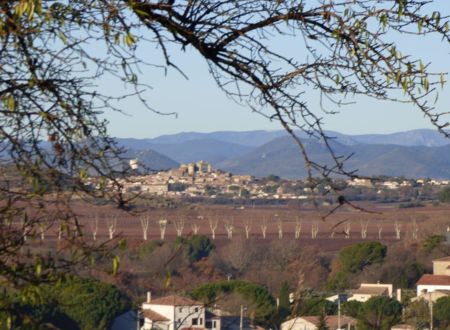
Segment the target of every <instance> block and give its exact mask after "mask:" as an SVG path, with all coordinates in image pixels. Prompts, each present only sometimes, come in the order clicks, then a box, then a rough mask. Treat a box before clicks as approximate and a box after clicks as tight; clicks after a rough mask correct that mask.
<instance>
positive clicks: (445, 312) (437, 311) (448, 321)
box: [433, 297, 450, 329]
mask: <svg viewBox="0 0 450 330" xmlns="http://www.w3.org/2000/svg"><path fill="white" fill-rule="evenodd" d="M433 311H434V317H435V319H436V321H437V326H438V327H439V329H449V328H450V297H442V298H439V299H438V300H437V301H436V303H435V304H434V307H433Z"/></svg>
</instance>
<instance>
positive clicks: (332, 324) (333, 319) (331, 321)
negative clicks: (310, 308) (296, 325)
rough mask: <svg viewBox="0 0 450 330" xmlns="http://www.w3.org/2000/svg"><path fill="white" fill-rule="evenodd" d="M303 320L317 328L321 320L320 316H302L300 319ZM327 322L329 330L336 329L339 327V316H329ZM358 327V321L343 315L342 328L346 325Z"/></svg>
mask: <svg viewBox="0 0 450 330" xmlns="http://www.w3.org/2000/svg"><path fill="white" fill-rule="evenodd" d="M299 318H301V319H304V320H305V321H308V322H310V323H312V324H314V325H315V326H318V325H319V320H320V318H319V317H318V316H301V317H299ZM325 321H326V322H327V326H328V327H329V328H336V327H337V326H338V316H337V315H328V316H327V317H326V318H325ZM347 324H350V325H356V320H355V319H354V318H353V317H350V316H345V315H341V326H344V325H347Z"/></svg>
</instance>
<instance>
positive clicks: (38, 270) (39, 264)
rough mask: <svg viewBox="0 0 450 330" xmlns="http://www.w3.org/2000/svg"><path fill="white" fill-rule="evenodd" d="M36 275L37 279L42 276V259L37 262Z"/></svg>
mask: <svg viewBox="0 0 450 330" xmlns="http://www.w3.org/2000/svg"><path fill="white" fill-rule="evenodd" d="M34 273H35V274H36V276H37V277H40V276H41V273H42V263H41V260H40V259H38V260H37V261H36V265H35V266H34Z"/></svg>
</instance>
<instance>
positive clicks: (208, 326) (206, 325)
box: [205, 321, 212, 329]
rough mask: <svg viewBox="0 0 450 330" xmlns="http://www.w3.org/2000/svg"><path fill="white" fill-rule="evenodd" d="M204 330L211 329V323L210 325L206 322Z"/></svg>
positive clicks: (209, 322)
mask: <svg viewBox="0 0 450 330" xmlns="http://www.w3.org/2000/svg"><path fill="white" fill-rule="evenodd" d="M205 328H206V329H211V328H212V323H211V321H206V322H205Z"/></svg>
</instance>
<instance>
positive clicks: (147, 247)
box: [138, 241, 164, 259]
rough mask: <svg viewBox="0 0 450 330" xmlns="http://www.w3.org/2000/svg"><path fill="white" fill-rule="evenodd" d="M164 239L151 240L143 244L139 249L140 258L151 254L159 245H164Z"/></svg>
mask: <svg viewBox="0 0 450 330" xmlns="http://www.w3.org/2000/svg"><path fill="white" fill-rule="evenodd" d="M163 244H164V243H163V242H162V241H150V242H148V243H145V244H142V245H141V246H140V247H139V250H138V256H139V258H140V259H142V258H145V257H148V256H150V255H151V254H152V253H153V251H155V250H156V249H157V248H158V247H160V246H161V245H163Z"/></svg>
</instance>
